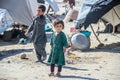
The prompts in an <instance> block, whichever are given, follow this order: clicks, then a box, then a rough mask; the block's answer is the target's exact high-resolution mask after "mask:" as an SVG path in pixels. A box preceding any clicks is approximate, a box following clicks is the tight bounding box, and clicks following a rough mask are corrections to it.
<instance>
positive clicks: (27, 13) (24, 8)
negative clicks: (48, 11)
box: [0, 0, 38, 26]
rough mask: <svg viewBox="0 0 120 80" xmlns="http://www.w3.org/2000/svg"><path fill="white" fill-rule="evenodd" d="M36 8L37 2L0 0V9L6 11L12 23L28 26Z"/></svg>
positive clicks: (29, 0) (33, 0)
mask: <svg viewBox="0 0 120 80" xmlns="http://www.w3.org/2000/svg"><path fill="white" fill-rule="evenodd" d="M37 7H38V3H37V0H0V8H3V9H6V10H7V11H8V12H9V14H10V15H11V17H12V18H13V20H14V21H16V22H19V23H22V24H24V25H28V26H29V25H30V24H31V23H32V21H33V16H35V14H36V10H37Z"/></svg>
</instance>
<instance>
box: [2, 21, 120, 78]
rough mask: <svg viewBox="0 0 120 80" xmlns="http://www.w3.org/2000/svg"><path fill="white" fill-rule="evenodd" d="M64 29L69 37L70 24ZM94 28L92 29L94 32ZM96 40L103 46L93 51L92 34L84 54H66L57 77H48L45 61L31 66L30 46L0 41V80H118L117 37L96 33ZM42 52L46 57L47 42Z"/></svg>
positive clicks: (119, 51)
mask: <svg viewBox="0 0 120 80" xmlns="http://www.w3.org/2000/svg"><path fill="white" fill-rule="evenodd" d="M65 26H66V27H65V30H64V32H65V33H66V34H67V35H69V34H70V27H74V23H73V22H71V23H65ZM96 26H97V25H95V26H93V27H94V28H95V29H96V28H97V27H96ZM101 27H102V26H101ZM88 30H90V31H91V29H90V28H89V29H88ZM98 37H99V39H100V41H101V42H102V43H104V44H105V47H104V48H96V47H97V45H98V44H99V43H98V41H97V40H96V38H95V36H94V35H93V33H92V35H91V37H90V38H91V39H90V42H91V46H90V49H89V50H88V51H84V52H82V51H80V50H75V51H72V53H73V54H75V55H76V56H77V59H74V60H73V59H69V58H67V55H66V61H69V63H67V62H66V65H65V66H64V67H63V71H62V76H61V77H49V76H48V74H49V72H50V70H49V68H50V66H49V64H48V63H46V61H45V64H43V63H35V61H36V55H35V52H34V49H33V45H32V43H28V44H26V45H19V44H16V43H17V42H15V41H11V42H3V41H2V40H0V54H1V55H0V80H120V44H119V42H120V34H116V36H114V35H113V34H110V33H109V34H100V35H99V36H98ZM46 51H47V54H48V56H49V52H50V46H49V42H48V43H47V46H46ZM21 54H26V55H27V59H20V56H21ZM56 70H57V68H56ZM55 72H56V71H55Z"/></svg>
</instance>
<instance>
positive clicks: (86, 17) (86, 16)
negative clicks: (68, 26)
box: [75, 0, 120, 28]
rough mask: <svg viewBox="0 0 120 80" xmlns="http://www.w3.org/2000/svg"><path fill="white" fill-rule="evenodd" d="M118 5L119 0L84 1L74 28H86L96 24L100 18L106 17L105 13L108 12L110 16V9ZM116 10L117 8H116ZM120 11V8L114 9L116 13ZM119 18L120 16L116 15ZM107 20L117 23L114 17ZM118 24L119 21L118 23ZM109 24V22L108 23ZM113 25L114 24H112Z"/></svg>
mask: <svg viewBox="0 0 120 80" xmlns="http://www.w3.org/2000/svg"><path fill="white" fill-rule="evenodd" d="M119 4H120V0H85V1H84V3H83V4H82V6H81V8H80V10H79V14H78V18H77V20H76V25H75V27H76V28H81V27H83V26H84V28H87V27H88V26H89V25H90V24H92V23H97V22H98V20H99V19H100V18H102V17H103V16H104V15H105V14H106V17H107V13H108V12H110V13H111V14H112V11H110V10H111V9H113V8H114V7H115V6H117V5H119ZM117 8H118V7H117ZM119 11H120V7H119V8H118V9H116V12H119ZM118 15H119V16H120V14H119V13H118ZM109 17H110V18H109V19H112V20H114V21H115V22H116V21H117V20H116V19H117V18H114V17H115V16H112V15H111V16H109ZM108 21H110V20H108ZM119 22H120V21H119ZM110 23H111V22H110ZM112 24H113V25H115V23H112Z"/></svg>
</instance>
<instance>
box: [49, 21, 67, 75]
mask: <svg viewBox="0 0 120 80" xmlns="http://www.w3.org/2000/svg"><path fill="white" fill-rule="evenodd" d="M53 25H54V28H55V32H53V34H52V37H51V42H50V45H51V48H52V49H51V53H50V56H49V58H48V62H49V63H51V66H50V70H51V73H50V74H49V76H54V68H55V64H56V65H57V66H58V71H57V73H56V76H60V72H61V71H62V66H63V65H65V57H64V47H66V48H67V47H68V43H67V38H66V36H65V34H64V32H62V30H63V29H64V22H63V21H61V20H58V19H57V20H55V21H54V24H53Z"/></svg>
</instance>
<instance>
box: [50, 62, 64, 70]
mask: <svg viewBox="0 0 120 80" xmlns="http://www.w3.org/2000/svg"><path fill="white" fill-rule="evenodd" d="M54 68H55V64H51V66H50V70H51V72H54ZM61 71H62V66H58V72H61Z"/></svg>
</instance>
